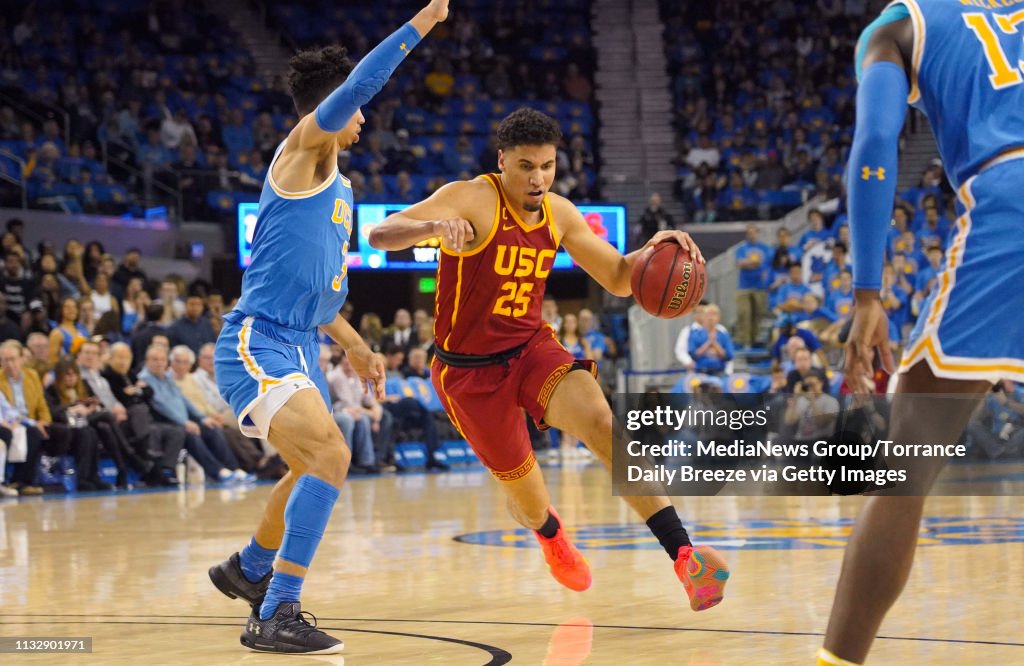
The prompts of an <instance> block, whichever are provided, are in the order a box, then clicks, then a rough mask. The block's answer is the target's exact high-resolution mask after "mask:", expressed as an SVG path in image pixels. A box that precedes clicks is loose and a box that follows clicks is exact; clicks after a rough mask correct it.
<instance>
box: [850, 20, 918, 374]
mask: <svg viewBox="0 0 1024 666" xmlns="http://www.w3.org/2000/svg"><path fill="white" fill-rule="evenodd" d="M906 23H907V20H906V19H904V20H902V21H897V22H894V23H889V24H887V25H885V26H883V27H881V28H879V29H878V30H876V31H875V32H874V33H873V34H872V35H871V37H870V39H869V41H868V43H867V44H866V45H865V44H861V45H860V47H859V48H864V49H865V53H864V61H863V62H864V65H863V75H862V76H861V81H860V87H859V88H858V89H857V120H856V124H855V126H854V134H853V146H852V147H851V149H850V163H849V173H848V180H849V185H848V193H849V206H850V237H851V241H852V244H853V248H852V252H853V286H854V289H855V294H856V296H855V298H856V306H855V307H854V312H853V323H852V324H851V327H850V336H849V338H848V340H847V344H846V361H845V367H844V370H845V374H846V381H847V384H848V385H849V387H850V389H851V390H853V391H854V392H857V393H861V392H863V391H864V390H865V389H864V387H865V386H868V385H869V381H868V380H869V379H870V378H871V377H872V376H873V375H874V368H873V365H872V363H873V359H874V356H875V352H876V350H877V352H878V354H879V355H880V357H881V359H882V363H883V365H884V366H885V368H886V370H888V371H890V372H891V371H892V370H893V361H892V352H891V351H890V350H889V345H888V338H889V324H888V319H887V317H886V314H885V309H884V308H883V307H882V302H881V297H880V295H879V290H880V289H881V287H882V266H883V263H884V259H885V240H886V230H887V229H888V227H889V222H890V220H891V219H892V207H893V199H894V197H895V195H896V169H897V164H898V159H899V155H898V148H899V136H900V131H901V130H902V129H903V121H904V118H905V117H906V114H907V95H908V94H909V92H910V84H909V82H908V80H907V68H906V65H905V64H904V63H905V59H904V56H903V52H902V50H901V48H900V40H901V39H902V38H903V32H905V31H906V29H907V26H906Z"/></svg>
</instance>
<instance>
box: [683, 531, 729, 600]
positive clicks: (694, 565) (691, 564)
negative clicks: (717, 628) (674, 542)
mask: <svg viewBox="0 0 1024 666" xmlns="http://www.w3.org/2000/svg"><path fill="white" fill-rule="evenodd" d="M675 570H676V576H678V577H679V580H680V581H682V583H683V588H684V589H685V590H686V595H687V596H688V597H690V608H692V609H693V610H695V611H702V610H707V609H709V608H711V607H712V606H717V605H718V604H719V603H720V602H721V601H722V595H723V593H724V591H725V584H726V583H727V582H729V566H728V565H727V564H726V563H725V560H723V559H722V556H721V555H719V554H718V551H716V550H715V549H714V548H712V547H711V546H698V547H697V548H694V547H693V546H683V547H682V548H680V549H679V555H678V556H677V557H676V563H675Z"/></svg>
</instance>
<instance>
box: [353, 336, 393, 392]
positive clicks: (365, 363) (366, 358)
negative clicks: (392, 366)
mask: <svg viewBox="0 0 1024 666" xmlns="http://www.w3.org/2000/svg"><path fill="white" fill-rule="evenodd" d="M345 355H346V356H348V362H349V363H351V364H352V369H353V370H355V371H356V374H357V375H359V377H360V378H361V379H363V381H365V382H369V383H370V385H372V386H373V394H374V396H375V397H376V398H377V400H383V399H384V381H385V378H386V374H387V373H386V372H385V370H384V357H383V356H381V355H380V354H375V353H373V350H371V349H370V348H369V347H367V346H366V345H359V346H356V347H353V348H351V349H346V350H345ZM363 390H364V391H367V392H368V390H367V386H366V384H364V385H363Z"/></svg>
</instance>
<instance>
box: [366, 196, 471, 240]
mask: <svg viewBox="0 0 1024 666" xmlns="http://www.w3.org/2000/svg"><path fill="white" fill-rule="evenodd" d="M475 187H476V186H475V185H474V183H472V182H467V181H456V182H454V183H448V184H447V185H445V186H444V187H442V188H440V189H439V190H438V191H437V192H434V193H433V194H432V195H430V197H429V198H428V199H426V200H425V201H421V202H420V203H418V204H413V205H412V206H409V207H408V208H406V209H405V210H403V211H401V212H398V213H392V214H391V215H389V216H388V217H387V219H385V220H384V221H383V222H382V223H381V224H379V225H378V226H377V227H375V228H374V229H373V230H372V231H371V232H370V246H371V247H373V248H376V249H378V250H404V249H405V248H407V247H412V246H413V245H416V244H417V243H419V242H421V241H425V240H428V239H431V238H440V239H441V242H442V243H443V244H444V246H445V247H446V248H448V249H449V250H453V251H455V252H461V251H462V248H463V246H464V245H465V244H466V243H469V242H471V241H472V240H473V239H474V238H475V237H476V232H475V230H474V229H473V225H472V224H471V223H470V222H469V221H468V220H466V219H465V217H464V216H465V215H466V214H465V212H464V204H465V202H466V201H468V200H470V199H471V198H472V196H473V190H474V189H475Z"/></svg>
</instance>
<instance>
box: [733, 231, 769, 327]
mask: <svg viewBox="0 0 1024 666" xmlns="http://www.w3.org/2000/svg"><path fill="white" fill-rule="evenodd" d="M773 254H774V253H773V252H772V249H771V248H770V247H768V246H767V245H765V244H764V243H761V242H759V241H758V229H757V226H756V225H753V224H751V225H749V226H747V240H746V241H744V242H743V243H740V245H739V247H737V248H736V266H737V267H739V269H740V276H739V285H738V289H737V291H736V315H737V321H736V339H737V341H738V342H739V343H740V345H742V346H744V347H752V346H754V343H755V342H756V341H757V330H758V327H759V325H760V323H761V318H762V317H764V315H765V314H766V313H767V312H768V286H769V280H770V279H771V277H770V276H771V266H770V264H769V263H768V262H769V260H770V259H769V258H770V257H772V255H773Z"/></svg>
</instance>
